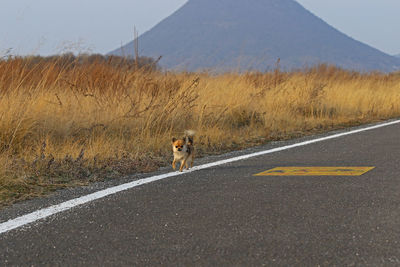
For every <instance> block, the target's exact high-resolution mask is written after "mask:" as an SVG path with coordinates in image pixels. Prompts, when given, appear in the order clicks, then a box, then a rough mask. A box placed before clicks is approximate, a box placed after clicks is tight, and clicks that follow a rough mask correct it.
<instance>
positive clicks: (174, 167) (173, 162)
mask: <svg viewBox="0 0 400 267" xmlns="http://www.w3.org/2000/svg"><path fill="white" fill-rule="evenodd" d="M175 163H176V160H175V159H174V161H172V169H174V170H175V169H176V166H175Z"/></svg>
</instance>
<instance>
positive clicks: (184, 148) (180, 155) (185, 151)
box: [172, 130, 195, 171]
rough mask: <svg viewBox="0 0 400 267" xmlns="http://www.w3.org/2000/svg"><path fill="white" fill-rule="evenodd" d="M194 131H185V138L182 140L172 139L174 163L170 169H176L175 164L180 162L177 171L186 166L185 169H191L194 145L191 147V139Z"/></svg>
mask: <svg viewBox="0 0 400 267" xmlns="http://www.w3.org/2000/svg"><path fill="white" fill-rule="evenodd" d="M194 134H195V133H194V131H191V130H188V131H185V136H184V137H183V138H182V139H176V138H175V137H173V138H172V151H173V152H174V161H173V162H172V168H173V169H174V170H175V169H176V166H175V164H176V162H177V161H180V162H181V165H180V166H179V171H182V170H183V167H184V166H186V169H187V170H188V169H189V163H190V168H192V167H193V160H194V145H193V137H194Z"/></svg>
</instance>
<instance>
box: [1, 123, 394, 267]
mask: <svg viewBox="0 0 400 267" xmlns="http://www.w3.org/2000/svg"><path fill="white" fill-rule="evenodd" d="M399 135H400V124H393V125H390V126H386V127H382V128H377V129H374V130H369V131H364V132H359V133H356V134H351V135H347V136H342V137H339V138H335V139H329V140H325V141H321V142H317V143H312V144H308V145H305V146H298V147H294V148H291V149H287V150H283V151H278V152H275V153H270V154H265V155H261V156H257V157H253V158H249V159H245V160H241V161H236V162H231V163H227V164H224V165H220V166H215V167H211V168H205V169H201V170H198V171H195V172H190V173H186V174H183V175H179V176H175V177H169V178H167V179H163V180H160V181H156V182H153V183H149V184H145V185H142V186H138V187H134V188H131V189H129V190H125V191H123V192H119V193H117V194H113V195H110V196H107V197H105V198H101V199H98V200H95V201H92V202H89V203H87V204H84V205H81V206H78V207H75V208H72V209H70V210H68V211H65V212H62V213H59V214H56V215H53V216H50V217H48V218H46V219H43V220H41V221H39V222H36V223H33V224H29V225H27V226H24V227H20V228H18V229H14V230H11V231H8V232H6V233H3V234H1V235H0V265H1V266H15V265H20V266H21V265H22V266H24V265H30V266H41V265H46V266H157V265H162V266H263V265H267V266H318V265H320V266H335V265H336V266H399V265H400V149H399V148H400V138H399ZM312 138H313V137H309V138H308V140H309V139H312ZM290 142H291V143H293V141H289V143H290ZM277 145H279V146H282V145H285V143H278V144H274V145H267V146H266V148H270V147H273V146H277ZM257 149H259V150H260V149H264V148H262V147H261V148H257ZM198 162H199V161H198ZM198 162H197V163H198ZM200 162H201V161H200ZM195 163H196V162H195ZM296 166H322V167H324V166H325V167H326V166H331V167H340V168H341V167H349V166H354V167H356V166H357V167H363V166H366V167H375V168H374V169H372V170H369V171H368V172H366V173H364V174H363V175H361V176H333V175H323V176H322V175H315V176H254V175H255V174H258V173H260V172H264V171H266V170H269V169H272V168H276V167H296ZM149 176H150V174H149ZM0 215H1V213H0Z"/></svg>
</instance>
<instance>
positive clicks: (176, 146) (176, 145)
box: [172, 137, 185, 152]
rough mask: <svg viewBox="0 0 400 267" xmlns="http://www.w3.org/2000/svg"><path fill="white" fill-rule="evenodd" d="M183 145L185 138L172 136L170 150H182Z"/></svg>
mask: <svg viewBox="0 0 400 267" xmlns="http://www.w3.org/2000/svg"><path fill="white" fill-rule="evenodd" d="M184 146H185V140H182V139H176V138H175V137H174V138H172V150H173V151H174V152H178V151H183V149H184Z"/></svg>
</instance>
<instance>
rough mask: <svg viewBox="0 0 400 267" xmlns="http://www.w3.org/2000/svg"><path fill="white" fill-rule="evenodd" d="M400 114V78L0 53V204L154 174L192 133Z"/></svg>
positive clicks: (217, 140)
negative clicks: (164, 68) (194, 69)
mask: <svg viewBox="0 0 400 267" xmlns="http://www.w3.org/2000/svg"><path fill="white" fill-rule="evenodd" d="M399 115H400V74H399V73H392V74H380V73H365V74H361V73H356V72H348V71H344V70H340V69H337V68H334V67H330V66H324V65H322V66H318V67H315V68H310V69H304V70H300V71H294V72H289V73H286V72H280V71H279V70H275V71H272V72H268V73H242V74H239V73H227V74H220V75H212V74H207V73H185V72H182V73H173V72H165V73H164V72H158V71H150V70H135V69H134V68H132V67H131V66H129V64H111V63H109V62H108V63H107V62H104V61H94V62H86V63H85V62H83V63H82V62H77V61H72V62H71V61H65V60H62V58H54V59H52V60H46V61H45V60H42V61H40V60H37V59H35V60H33V59H30V58H13V59H8V60H3V61H0V166H1V168H0V203H1V204H6V203H10V202H12V201H15V200H20V199H25V198H29V197H32V196H36V195H39V194H43V193H46V192H48V191H52V190H54V189H57V188H62V187H65V186H72V185H79V184H86V183H88V182H90V181H97V180H102V179H106V178H113V177H118V176H120V175H124V174H128V173H135V172H142V171H151V170H155V169H157V168H158V167H159V166H162V165H166V164H168V163H169V162H170V160H171V152H170V140H171V137H172V136H177V135H178V136H179V135H181V134H182V133H183V131H184V129H189V128H190V129H195V130H196V131H197V136H196V143H197V149H198V154H200V155H205V154H210V153H221V152H223V151H227V150H232V149H239V148H243V147H247V146H251V145H256V144H261V143H265V142H267V141H269V140H278V139H286V138H291V137H296V136H301V135H305V134H309V133H314V132H320V131H323V130H327V129H334V128H338V127H344V126H348V125H354V124H360V123H364V122H370V121H376V120H381V119H387V118H392V117H399Z"/></svg>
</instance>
